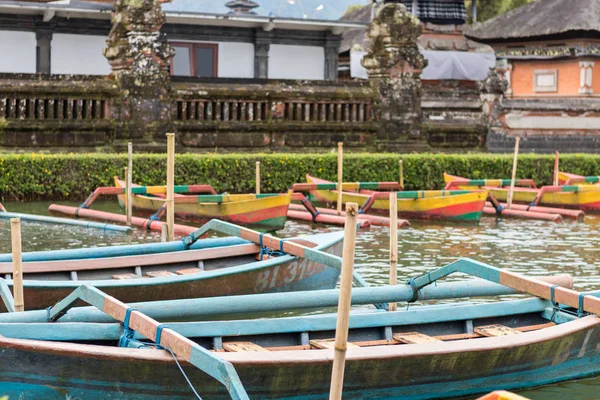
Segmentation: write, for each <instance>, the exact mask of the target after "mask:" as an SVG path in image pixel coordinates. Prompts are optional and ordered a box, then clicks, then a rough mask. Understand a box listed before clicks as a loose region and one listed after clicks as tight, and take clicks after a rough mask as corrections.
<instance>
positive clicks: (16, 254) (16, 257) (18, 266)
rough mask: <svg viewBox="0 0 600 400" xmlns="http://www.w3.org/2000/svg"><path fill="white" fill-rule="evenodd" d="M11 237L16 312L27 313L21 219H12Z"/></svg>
mask: <svg viewBox="0 0 600 400" xmlns="http://www.w3.org/2000/svg"><path fill="white" fill-rule="evenodd" d="M10 235H11V239H12V262H13V292H14V298H15V311H16V312H22V311H25V304H24V301H23V259H22V249H21V219H20V218H11V220H10Z"/></svg>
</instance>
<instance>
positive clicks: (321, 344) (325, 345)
mask: <svg viewBox="0 0 600 400" xmlns="http://www.w3.org/2000/svg"><path fill="white" fill-rule="evenodd" d="M310 345H311V346H312V347H314V348H317V349H333V348H334V347H335V338H334V339H313V340H311V341H310ZM358 347H359V346H357V345H355V344H354V343H350V342H348V343H347V344H346V348H348V349H354V348H358Z"/></svg>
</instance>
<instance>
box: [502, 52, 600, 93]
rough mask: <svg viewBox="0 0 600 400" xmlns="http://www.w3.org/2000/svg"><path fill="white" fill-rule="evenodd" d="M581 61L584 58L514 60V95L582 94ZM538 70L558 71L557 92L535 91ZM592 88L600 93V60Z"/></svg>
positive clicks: (594, 72)
mask: <svg viewBox="0 0 600 400" xmlns="http://www.w3.org/2000/svg"><path fill="white" fill-rule="evenodd" d="M580 61H584V60H581V59H575V60H540V61H538V60H531V61H512V62H511V63H512V65H513V71H512V76H511V81H512V90H513V96H539V97H552V96H582V95H581V94H580V93H579V82H580V74H581V68H580V67H579V62H580ZM586 61H587V60H586ZM538 70H557V71H558V87H557V91H556V92H537V93H536V92H535V91H534V87H533V86H534V85H533V84H534V71H538ZM592 88H593V89H594V94H600V60H598V61H596V65H595V66H594V68H593V73H592Z"/></svg>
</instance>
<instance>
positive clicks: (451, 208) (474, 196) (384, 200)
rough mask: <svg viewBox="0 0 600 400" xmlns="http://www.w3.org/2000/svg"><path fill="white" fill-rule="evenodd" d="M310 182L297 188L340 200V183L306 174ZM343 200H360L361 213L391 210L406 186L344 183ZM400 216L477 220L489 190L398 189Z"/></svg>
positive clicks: (325, 199) (324, 198)
mask: <svg viewBox="0 0 600 400" xmlns="http://www.w3.org/2000/svg"><path fill="white" fill-rule="evenodd" d="M306 180H307V182H308V184H296V185H294V186H293V187H292V190H294V191H301V190H307V191H308V192H310V195H311V198H312V199H314V200H315V201H317V202H321V203H325V204H337V202H338V193H337V184H336V183H334V182H330V181H326V180H323V179H319V178H315V177H312V176H310V175H306ZM342 188H343V192H342V203H346V202H356V203H358V204H359V206H360V207H361V210H360V212H361V213H363V214H364V213H369V212H372V213H374V214H378V215H388V214H389V192H382V191H381V190H402V186H401V185H400V184H399V183H396V182H381V183H378V182H374V183H370V182H367V183H343V184H342ZM397 195H398V202H397V204H398V216H399V217H401V218H406V219H409V220H410V219H447V220H457V221H474V222H477V221H479V219H480V218H481V215H482V213H483V208H484V206H485V200H486V198H487V191H486V190H420V191H406V192H405V191H400V192H398V194H397Z"/></svg>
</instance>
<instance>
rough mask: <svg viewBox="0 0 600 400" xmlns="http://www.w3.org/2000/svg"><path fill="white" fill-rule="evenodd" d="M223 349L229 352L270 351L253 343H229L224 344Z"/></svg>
mask: <svg viewBox="0 0 600 400" xmlns="http://www.w3.org/2000/svg"><path fill="white" fill-rule="evenodd" d="M223 349H225V351H229V352H255V353H260V352H265V351H269V350H267V349H265V348H264V347H262V346H259V345H257V344H255V343H252V342H229V343H223Z"/></svg>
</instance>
